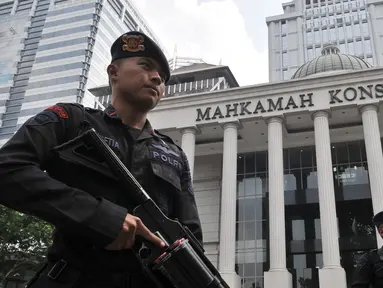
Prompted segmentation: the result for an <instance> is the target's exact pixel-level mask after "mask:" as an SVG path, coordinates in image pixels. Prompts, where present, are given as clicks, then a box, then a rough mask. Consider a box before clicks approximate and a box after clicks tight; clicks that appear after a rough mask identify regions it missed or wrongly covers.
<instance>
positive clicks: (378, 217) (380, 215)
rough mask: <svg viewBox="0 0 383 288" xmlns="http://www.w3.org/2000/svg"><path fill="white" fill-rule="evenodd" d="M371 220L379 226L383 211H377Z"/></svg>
mask: <svg viewBox="0 0 383 288" xmlns="http://www.w3.org/2000/svg"><path fill="white" fill-rule="evenodd" d="M372 222H373V223H374V225H375V226H376V227H379V226H380V225H381V224H383V211H382V212H379V213H378V214H376V215H375V216H374V218H372Z"/></svg>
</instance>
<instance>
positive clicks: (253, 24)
mask: <svg viewBox="0 0 383 288" xmlns="http://www.w3.org/2000/svg"><path fill="white" fill-rule="evenodd" d="M284 2H289V1H287V0H267V1H263V0H161V1H159V0H133V3H134V5H135V6H136V7H137V9H138V10H139V12H140V14H142V16H143V17H144V18H145V20H146V23H147V24H148V26H149V27H150V28H151V29H152V31H153V32H154V33H155V35H156V36H157V38H158V39H159V40H160V42H161V44H162V45H163V46H164V47H165V49H166V51H167V52H168V56H169V57H170V58H171V57H173V54H174V48H175V47H177V55H178V56H179V57H194V58H199V59H202V60H203V61H205V62H207V63H209V64H215V65H218V64H219V63H220V61H221V64H222V65H227V66H229V68H230V69H231V71H232V73H233V74H234V77H235V78H236V79H237V81H238V83H239V85H241V86H246V85H253V84H259V83H265V82H268V79H269V73H268V48H267V47H268V30H267V25H266V21H265V20H266V17H268V16H273V15H278V14H282V13H283V10H282V3H284Z"/></svg>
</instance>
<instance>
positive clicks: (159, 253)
mask: <svg viewBox="0 0 383 288" xmlns="http://www.w3.org/2000/svg"><path fill="white" fill-rule="evenodd" d="M73 142H76V143H77V144H78V143H79V142H81V143H82V144H83V145H85V146H87V149H88V150H89V149H90V150H93V149H94V152H95V153H96V154H98V158H101V159H102V160H103V161H104V162H105V163H106V164H107V166H108V168H109V169H110V170H111V172H112V174H113V175H114V176H115V177H116V178H117V179H118V180H119V181H120V183H121V185H122V186H123V187H124V188H125V190H126V193H128V195H129V199H130V201H132V203H133V204H134V206H135V209H134V210H133V213H132V214H133V215H134V216H136V217H138V218H140V219H141V220H142V222H143V223H144V224H145V226H146V227H148V229H149V230H150V231H152V232H153V233H154V234H155V235H156V236H157V237H159V238H161V239H162V240H163V242H164V243H165V244H166V246H165V247H164V248H159V247H157V246H156V245H154V244H152V243H151V242H149V241H146V240H144V239H143V238H140V239H139V241H137V243H139V244H138V245H135V246H133V248H132V249H133V252H134V254H135V256H136V257H137V258H138V260H139V261H140V263H141V264H142V267H143V269H144V271H145V272H146V274H147V275H148V276H149V277H150V278H151V279H152V281H153V282H154V283H155V284H156V285H157V287H158V288H169V287H174V288H230V287H229V286H228V285H227V283H226V282H225V281H224V280H223V279H222V277H221V275H220V273H219V272H218V270H217V269H216V268H215V267H214V266H213V264H212V263H211V262H210V261H209V259H208V258H207V257H206V256H205V254H204V249H203V247H202V245H201V244H200V243H199V241H198V240H197V239H196V238H195V236H194V235H193V233H191V231H190V230H189V229H188V228H187V227H186V226H183V225H182V224H181V223H179V222H178V221H176V220H173V219H170V218H168V217H166V216H165V215H164V214H163V213H162V211H161V210H160V208H159V207H158V206H157V205H156V204H155V203H154V201H153V200H152V199H151V198H150V196H149V195H148V194H147V193H146V192H145V190H144V189H143V188H142V186H141V185H140V184H139V183H138V182H137V180H136V179H135V178H134V176H133V175H132V174H131V172H130V171H129V170H128V169H127V168H126V167H125V165H124V164H123V163H122V162H121V161H120V159H119V158H118V157H117V155H116V154H115V153H114V152H113V150H112V149H111V148H110V147H109V146H108V145H107V144H106V142H105V141H104V139H102V137H100V136H99V135H98V133H97V132H96V131H95V130H94V129H90V130H88V131H86V132H85V133H83V134H82V135H80V136H79V137H77V138H75V139H73V140H71V141H69V142H67V143H65V144H64V145H62V146H67V145H70V144H71V143H73ZM62 146H61V148H63V147H62Z"/></svg>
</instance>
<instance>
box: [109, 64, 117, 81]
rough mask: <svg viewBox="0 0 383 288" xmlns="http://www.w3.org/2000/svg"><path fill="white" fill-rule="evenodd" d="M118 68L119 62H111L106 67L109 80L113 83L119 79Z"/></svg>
mask: <svg viewBox="0 0 383 288" xmlns="http://www.w3.org/2000/svg"><path fill="white" fill-rule="evenodd" d="M118 68H119V66H118V63H111V64H109V65H108V67H107V68H106V71H107V73H108V76H109V81H110V82H111V83H113V82H114V81H115V80H116V79H117V75H118Z"/></svg>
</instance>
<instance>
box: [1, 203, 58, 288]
mask: <svg viewBox="0 0 383 288" xmlns="http://www.w3.org/2000/svg"><path fill="white" fill-rule="evenodd" d="M0 227H1V228H0V283H1V282H3V280H4V277H5V276H6V275H7V274H9V272H10V271H13V270H15V269H17V268H18V267H21V266H29V267H30V266H31V265H32V266H36V267H37V266H39V264H40V263H42V261H43V260H44V258H45V253H46V249H47V247H48V246H49V245H50V243H51V233H52V226H51V225H50V224H48V223H46V222H44V221H41V220H38V219H36V218H34V217H32V216H29V215H25V214H22V213H19V212H16V211H13V210H10V209H8V208H6V207H4V206H2V205H0Z"/></svg>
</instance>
